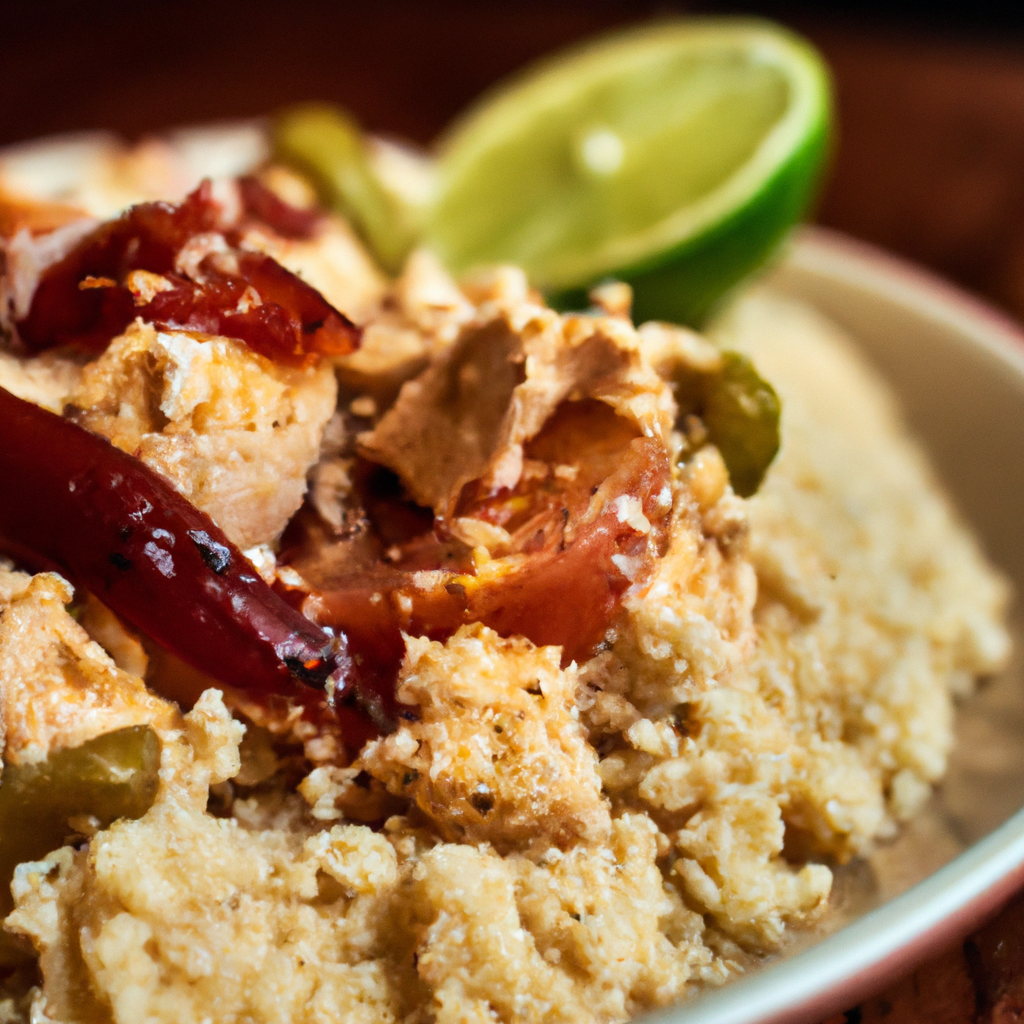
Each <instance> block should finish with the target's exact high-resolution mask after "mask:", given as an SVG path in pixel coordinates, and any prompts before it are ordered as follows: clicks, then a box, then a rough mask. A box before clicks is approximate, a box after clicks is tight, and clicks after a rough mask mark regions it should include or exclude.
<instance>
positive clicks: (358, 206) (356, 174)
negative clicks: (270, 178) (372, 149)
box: [272, 103, 419, 274]
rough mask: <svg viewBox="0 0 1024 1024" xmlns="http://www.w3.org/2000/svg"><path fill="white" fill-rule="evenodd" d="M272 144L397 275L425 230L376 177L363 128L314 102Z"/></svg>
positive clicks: (292, 114) (278, 125) (285, 120)
mask: <svg viewBox="0 0 1024 1024" xmlns="http://www.w3.org/2000/svg"><path fill="white" fill-rule="evenodd" d="M272 139H273V147H274V156H275V157H276V158H277V159H278V160H281V161H282V162H283V163H287V164H291V165H292V166H294V167H296V168H297V169H298V170H300V171H302V172H303V173H305V174H307V175H308V176H309V177H310V178H311V179H312V180H313V183H314V184H315V186H316V188H317V190H318V192H319V193H320V198H321V200H322V201H323V202H324V203H325V204H326V205H327V206H328V207H330V208H331V209H333V210H335V211H336V212H337V213H340V214H341V215H342V216H344V217H347V218H348V220H349V221H350V222H351V223H352V225H353V227H355V229H356V231H358V232H359V234H360V235H361V236H362V238H363V241H364V242H366V244H367V245H368V246H369V247H370V250H371V251H372V252H373V254H374V256H375V257H376V258H377V261H378V262H379V263H380V265H381V266H382V267H383V268H384V269H385V270H386V271H388V272H389V273H392V274H394V273H397V272H398V271H399V270H400V269H401V267H402V263H403V261H404V260H405V257H406V256H407V255H408V254H409V250H410V249H411V248H412V247H413V245H414V244H415V242H416V240H417V238H418V235H419V226H418V225H417V224H416V223H415V219H416V218H415V216H414V214H413V212H412V211H411V210H410V209H409V208H408V207H407V206H406V204H404V203H403V202H402V201H401V200H400V199H399V198H398V197H397V196H396V195H394V194H393V193H392V192H390V191H389V190H388V189H386V188H385V187H384V185H383V184H382V182H381V180H380V178H379V177H378V176H377V174H376V173H375V172H374V169H373V166H372V163H371V161H370V156H369V151H368V149H367V146H366V140H365V138H364V136H363V133H362V131H361V130H360V128H359V125H358V124H356V122H355V121H354V120H353V119H352V118H351V117H349V115H348V114H346V113H345V112H344V111H343V110H341V109H340V108H338V107H334V106H331V105H329V104H326V103H310V104H304V105H302V106H298V107H292V108H291V109H289V110H286V111H285V112H284V113H282V114H281V115H280V116H279V117H278V119H277V121H276V122H275V124H274V128H273V132H272Z"/></svg>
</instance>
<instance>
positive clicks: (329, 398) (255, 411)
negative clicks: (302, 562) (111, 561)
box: [70, 322, 337, 549]
mask: <svg viewBox="0 0 1024 1024" xmlns="http://www.w3.org/2000/svg"><path fill="white" fill-rule="evenodd" d="M336 391H337V386H336V384H335V380H334V375H333V373H332V372H331V368H330V366H328V365H326V364H324V365H321V366H320V367H318V368H315V369H310V370H296V369H291V368H288V367H282V366H279V365H276V364H274V363H271V362H270V361H269V360H266V359H264V358H263V357H262V356H259V355H256V354H255V353H254V352H252V351H251V350H250V349H248V348H247V347H246V346H245V345H244V344H242V343H241V342H238V341H233V340H231V339H229V338H205V337H196V336H193V335H191V334H188V333H187V332H184V331H157V330H156V329H155V328H154V327H152V326H150V325H147V324H143V323H141V322H136V323H135V324H133V325H131V326H130V327H129V328H128V330H127V331H125V333H124V334H123V335H121V337H120V338H115V339H114V341H113V342H111V344H110V347H109V348H108V349H107V350H106V351H105V352H104V353H103V355H101V356H100V357H99V358H98V359H96V360H94V361H93V362H92V363H89V364H88V365H87V366H86V367H85V370H84V372H83V375H82V380H81V383H80V384H79V386H78V387H77V388H76V389H75V390H74V391H73V392H72V394H71V396H70V404H71V406H72V414H73V418H74V419H75V421H76V422H78V423H79V424H81V425H82V426H84V427H86V428H87V429H89V430H91V431H93V432H94V433H97V434H102V435H103V436H104V437H106V438H108V439H109V440H110V441H111V442H112V443H113V444H115V445H116V446H117V447H118V448H121V449H122V450H123V451H127V452H130V453H132V454H133V455H136V456H137V457H138V458H140V459H142V461H143V462H145V463H146V464H147V465H149V466H151V467H152V468H153V469H155V470H157V471H158V472H159V473H161V474H163V475H164V476H165V477H167V479H168V480H170V482H171V483H172V484H173V485H174V487H175V488H176V489H177V490H178V491H179V492H181V493H182V494H183V495H184V496H185V497H186V498H188V499H189V500H190V501H191V502H192V503H193V504H194V505H196V506H197V507H198V508H201V509H202V510H203V511H204V512H206V513H207V514H208V515H209V516H210V517H211V518H212V519H213V520H214V521H215V522H216V523H217V525H218V526H220V528H221V529H222V530H223V531H224V532H225V533H226V534H227V535H228V537H229V538H230V539H231V540H232V541H234V542H235V543H236V544H237V545H238V546H239V547H240V548H243V549H245V548H249V547H253V546H255V545H257V544H264V543H268V542H273V541H275V540H276V539H277V537H278V536H279V534H280V533H281V531H282V530H283V529H284V527H285V525H286V524H287V522H288V520H289V519H290V518H291V516H292V515H293V514H294V512H295V510H296V509H297V508H298V507H299V505H300V504H301V503H302V497H303V494H304V493H305V490H306V472H307V470H308V469H309V468H310V466H312V464H313V463H314V462H315V461H316V459H317V456H318V454H319V450H320V438H321V435H322V433H323V430H324V426H325V425H326V423H327V421H328V420H329V419H330V417H331V415H332V413H333V412H334V405H335V396H336Z"/></svg>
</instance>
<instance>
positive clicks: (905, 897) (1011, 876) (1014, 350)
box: [649, 226, 1024, 1024]
mask: <svg viewBox="0 0 1024 1024" xmlns="http://www.w3.org/2000/svg"><path fill="white" fill-rule="evenodd" d="M782 267H783V268H784V267H790V268H792V269H794V270H796V271H798V272H799V273H801V274H803V275H806V276H813V277H817V278H819V279H823V280H824V281H828V280H833V281H837V282H842V283H843V284H846V285H853V286H855V287H858V288H860V289H862V290H864V291H868V292H871V293H873V294H874V295H876V296H877V297H879V298H882V299H885V300H888V301H890V302H893V303H897V304H899V305H901V306H903V307H904V308H906V309H908V310H909V311H910V312H912V313H913V314H915V315H916V316H918V317H919V318H920V319H922V320H928V321H931V322H933V323H934V324H935V325H936V326H938V327H942V328H945V329H947V330H953V331H956V332H958V333H961V334H964V335H967V336H969V338H970V340H971V342H972V343H973V344H976V345H977V346H979V347H980V348H982V349H984V350H985V351H986V352H987V353H988V354H989V355H991V356H993V357H994V358H995V360H996V361H997V362H998V363H1001V364H1002V365H1003V367H1004V369H1005V371H1006V372H1008V373H1011V374H1013V375H1015V376H1017V377H1019V378H1020V379H1021V380H1022V381H1024V329H1022V328H1021V327H1019V326H1018V325H1017V324H1015V323H1014V321H1013V320H1011V319H1010V318H1009V317H1008V316H1006V315H1005V314H1003V313H1001V312H999V311H998V310H996V309H994V308H993V307H992V306H989V305H988V304H987V303H985V302H984V301H982V300H981V299H978V298H976V297H974V296H972V295H970V294H968V293H967V292H965V291H963V290H961V289H960V288H959V287H957V286H956V285H954V284H951V283H950V282H948V281H946V280H944V279H943V278H941V277H940V276H938V275H937V274H934V273H932V272H931V271H929V270H926V269H925V268H923V267H919V266H916V265H915V264H913V263H910V262H908V261H906V260H904V259H901V258H900V257H898V256H894V255H892V254H891V253H887V252H884V251H883V250H881V249H878V248H876V247H875V246H873V245H871V244H869V243H867V242H863V241H860V240H858V239H854V238H851V237H849V236H847V235H844V234H842V233H840V232H838V231H835V230H832V229H829V228H822V227H818V226H805V227H803V228H801V229H799V230H798V231H797V232H795V234H794V237H793V239H792V240H791V242H790V244H789V246H788V249H787V251H786V253H785V255H784V258H783V260H782ZM769 273H770V272H769ZM782 291H783V292H784V291H785V288H784V287H783V288H782ZM1022 885H1024V809H1022V810H1019V811H1017V812H1016V813H1015V814H1013V815H1012V816H1011V817H1010V818H1009V819H1007V820H1006V821H1005V822H1003V824H1002V825H1000V826H998V827H997V828H996V829H995V830H993V831H992V832H991V833H989V835H987V836H985V837H984V838H983V839H981V840H979V841H978V842H976V843H974V844H973V845H972V846H971V847H969V848H968V849H967V850H965V851H964V852H963V853H961V854H960V855H959V856H957V857H955V858H954V859H953V860H952V861H950V862H949V863H948V864H946V865H944V866H943V867H941V868H940V869H939V870H938V871H936V872H934V873H933V874H931V875H929V876H928V877H927V878H925V879H924V880H923V881H921V882H919V883H918V884H917V885H915V886H913V887H912V888H910V889H908V890H907V891H906V892H903V893H901V894H900V895H899V896H896V897H894V898H893V899H891V900H889V901H887V902H886V903H884V904H882V905H881V906H879V907H877V908H875V909H874V910H871V911H869V912H867V913H866V914H864V915H863V916H862V917H860V918H858V919H857V920H855V921H853V922H852V923H850V924H848V925H846V926H845V927H843V928H841V929H840V930H839V931H837V932H835V933H834V934H832V935H829V936H827V937H825V938H823V939H821V940H820V941H819V942H816V943H814V944H813V945H811V946H810V947H808V948H806V949H804V950H801V951H800V952H798V953H795V954H794V955H792V956H791V957H787V958H785V959H782V960H779V961H778V962H776V963H773V964H768V965H766V966H765V967H763V968H761V969H759V970H758V971H756V972H755V973H752V974H750V975H748V976H746V977H742V978H738V979H736V980H734V981H731V982H729V983H728V984H727V985H725V986H724V987H723V988H721V989H719V990H716V991H714V992H710V993H707V994H704V995H702V996H699V997H697V998H695V999H693V1000H691V1001H688V1002H686V1003H682V1004H677V1005H676V1006H674V1007H671V1008H667V1009H663V1010H660V1011H658V1012H657V1013H655V1014H652V1015H651V1016H650V1018H649V1019H650V1020H652V1021H660V1022H663V1024H684V1022H685V1024H801V1022H808V1024H811V1022H817V1021H821V1020H824V1019H825V1018H827V1017H828V1016H830V1015H831V1014H835V1013H838V1012H842V1011H843V1010H846V1009H849V1008H850V1007H851V1006H855V1005H856V1004H857V1003H859V1002H861V1001H863V1000H864V999H865V998H867V997H870V996H871V995H873V994H875V993H876V992H878V991H880V990H881V989H883V988H884V987H885V986H886V985H887V984H889V983H891V982H892V981H894V980H896V979H897V978H898V977H899V976H901V975H905V974H907V973H908V972H910V971H911V970H912V969H913V968H914V967H916V966H917V965H918V964H920V963H921V962H922V961H923V960H925V959H926V958H927V957H928V956H929V954H932V953H935V952H938V951H939V949H940V948H942V947H943V946H945V945H947V944H949V943H952V942H954V941H956V940H958V939H960V938H963V937H964V936H965V935H966V934H967V933H968V932H970V931H971V930H972V929H973V928H975V927H977V926H978V925H979V924H981V923H982V922H983V921H984V920H985V918H986V917H988V916H990V915H991V914H993V913H994V912H995V911H997V910H998V909H999V908H1000V907H1001V905H1002V904H1003V903H1004V902H1005V901H1006V900H1007V899H1008V898H1009V897H1010V896H1011V895H1012V894H1013V893H1014V892H1015V891H1016V890H1017V889H1019V888H1021V886H1022Z"/></svg>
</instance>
